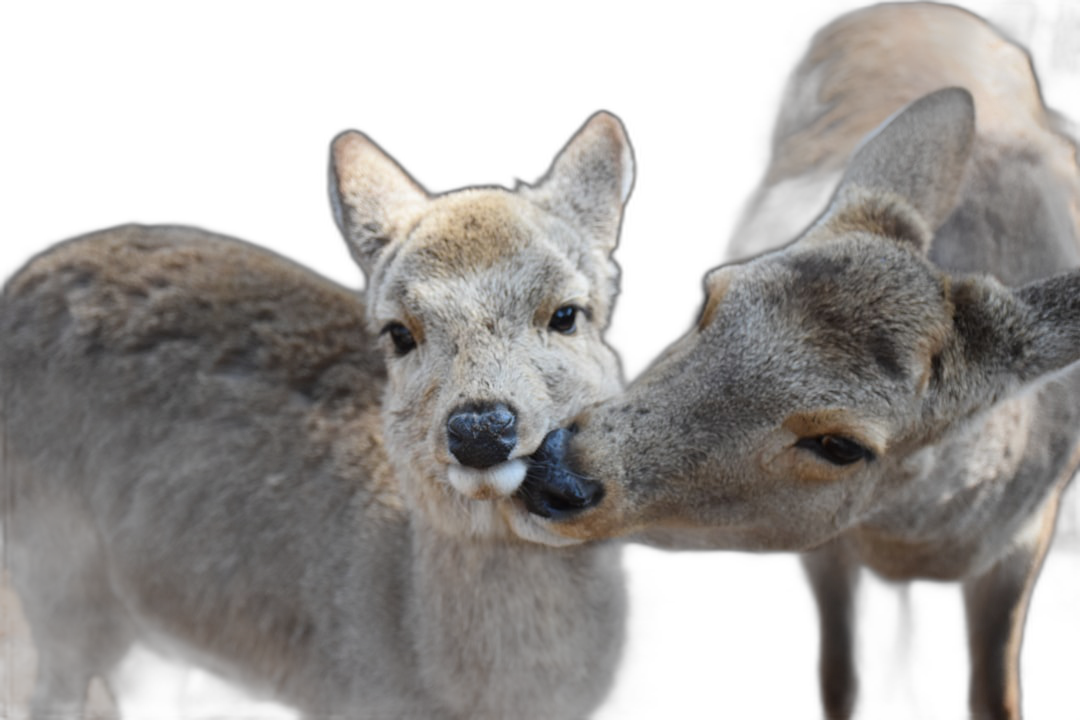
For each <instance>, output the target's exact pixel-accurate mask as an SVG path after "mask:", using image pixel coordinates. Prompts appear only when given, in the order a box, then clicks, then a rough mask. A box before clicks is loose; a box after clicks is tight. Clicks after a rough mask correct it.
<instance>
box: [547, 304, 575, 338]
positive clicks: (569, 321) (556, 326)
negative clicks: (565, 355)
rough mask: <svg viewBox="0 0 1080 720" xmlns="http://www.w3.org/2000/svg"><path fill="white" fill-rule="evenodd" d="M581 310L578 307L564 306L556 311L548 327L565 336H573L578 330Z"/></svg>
mask: <svg viewBox="0 0 1080 720" xmlns="http://www.w3.org/2000/svg"><path fill="white" fill-rule="evenodd" d="M580 310H581V308H579V307H577V306H576V305H563V306H562V307H561V308H559V309H558V310H556V311H555V314H553V315H552V316H551V320H550V321H549V322H548V327H549V328H551V329H552V330H555V331H556V332H561V333H562V334H563V335H572V334H573V332H574V330H576V329H577V316H578V312H579V311H580Z"/></svg>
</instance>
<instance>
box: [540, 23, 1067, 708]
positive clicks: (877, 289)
mask: <svg viewBox="0 0 1080 720" xmlns="http://www.w3.org/2000/svg"><path fill="white" fill-rule="evenodd" d="M954 84H957V85H961V86H962V87H963V88H964V89H957V88H952V89H945V90H939V88H942V87H946V86H948V85H954ZM935 90H936V91H937V92H933V93H931V94H929V95H925V93H927V92H929V91H935ZM920 96H922V97H920ZM905 105H906V106H907V107H906V108H904V106H905ZM900 110H903V111H902V112H899V113H898V114H896V115H895V116H893V117H892V119H891V120H890V121H889V122H888V123H887V124H885V125H884V126H883V127H881V128H879V129H878V130H876V131H875V132H873V133H871V134H870V135H869V137H868V138H866V139H865V140H863V136H864V135H865V134H866V133H868V132H869V131H870V130H871V129H873V128H874V127H875V126H876V125H877V123H879V122H880V121H881V120H883V119H885V118H887V117H889V116H890V115H893V114H894V113H897V112H898V111H900ZM860 141H862V144H861V145H859V144H858V143H859V142H860ZM833 168H835V169H843V176H842V177H841V178H839V185H838V186H837V187H835V189H834V187H833V186H834V185H835V183H836V180H837V178H835V177H833V176H831V175H830V173H831V172H832V170H831V169H833ZM830 177H831V178H832V179H830ZM823 187H824V188H825V189H826V190H827V191H828V192H831V193H832V201H831V202H830V204H829V206H828V207H827V209H826V210H825V212H824V214H823V215H822V216H821V217H820V218H818V219H817V220H816V221H814V222H813V223H810V224H809V227H808V228H807V229H806V230H805V231H804V232H803V233H801V234H799V235H798V237H797V238H796V239H795V241H794V242H791V243H790V244H788V245H787V246H785V247H782V248H781V249H779V250H773V251H772V252H766V253H764V254H761V255H758V256H756V257H754V258H752V259H750V260H747V261H744V262H742V263H739V264H732V265H728V266H725V267H724V268H721V269H720V270H718V271H714V272H713V273H711V274H710V276H709V279H707V280H706V293H707V298H706V301H705V311H704V312H703V315H702V318H701V320H700V321H699V323H698V324H697V326H696V327H694V328H692V329H691V330H690V331H689V332H688V333H687V334H686V335H685V336H684V337H683V338H682V339H681V340H679V341H678V342H676V343H675V344H674V345H673V346H672V347H671V348H669V349H668V350H667V351H666V352H665V353H664V354H663V355H662V356H661V357H660V358H659V359H658V360H657V361H656V363H655V364H654V365H653V366H652V367H650V368H649V369H648V370H647V371H646V372H645V373H644V374H643V375H642V376H641V377H640V378H638V379H637V380H636V381H635V382H634V383H633V384H632V385H631V387H630V388H629V389H628V390H627V391H626V393H625V394H624V395H623V396H621V397H617V398H613V399H611V400H609V401H607V402H604V403H601V404H599V405H598V406H595V407H593V408H591V409H590V410H588V411H587V412H586V413H585V414H583V415H582V416H580V417H579V418H578V419H577V426H578V432H577V434H576V436H574V437H573V439H572V440H570V441H569V442H564V441H560V444H559V445H558V447H560V448H564V450H562V455H561V456H560V457H557V458H554V459H553V458H551V457H545V458H544V462H543V464H542V466H541V467H540V469H539V470H537V472H536V474H535V475H534V476H532V477H533V479H532V480H531V481H530V482H531V483H532V484H531V485H530V488H529V491H530V493H532V496H533V497H536V496H541V497H542V496H543V493H544V492H547V490H546V488H549V487H553V488H560V487H567V486H573V485H574V484H575V483H578V484H580V483H585V482H593V483H595V482H599V483H601V484H602V486H603V488H604V490H605V491H606V494H605V495H604V496H603V498H602V499H600V500H599V502H598V503H597V504H596V505H595V507H592V508H591V509H587V510H584V511H579V512H574V511H568V512H564V513H562V514H557V515H553V516H552V518H551V519H549V520H547V522H548V524H549V526H550V527H551V528H552V529H553V530H555V531H558V532H562V533H564V534H565V535H566V536H568V537H572V538H575V539H579V540H585V539H596V538H602V537H610V536H612V535H620V534H628V533H634V532H640V533H644V534H643V535H641V537H643V538H644V539H647V540H650V541H652V542H655V543H657V544H660V545H663V546H666V547H677V548H686V547H693V548H708V547H712V548H728V549H746V550H798V551H810V552H809V554H808V555H807V556H806V563H805V564H806V568H807V571H808V574H809V577H810V580H811V584H812V586H813V588H814V593H815V596H816V597H817V598H818V601H819V603H820V606H821V607H820V613H821V622H822V633H823V642H822V654H821V672H822V697H823V700H824V702H825V709H826V714H827V715H828V716H829V717H831V718H839V717H849V716H850V714H851V712H852V708H853V706H854V698H855V687H856V678H855V671H854V659H853V650H852V647H853V645H852V643H853V639H852V638H853V626H852V616H851V606H852V602H851V592H852V590H853V588H854V584H855V578H856V577H857V573H858V568H859V567H860V566H862V565H865V566H868V567H870V568H872V569H874V570H875V571H877V572H878V573H880V574H882V575H884V576H886V577H888V578H891V579H896V580H904V579H911V578H935V579H942V580H957V581H960V582H962V583H963V585H964V592H965V599H966V605H967V612H968V618H969V625H970V628H971V629H970V635H971V639H972V642H971V652H972V660H973V665H972V668H973V669H972V675H971V706H972V711H973V713H974V714H975V716H977V717H979V718H984V717H994V718H998V717H1010V718H1015V717H1018V716H1019V713H1020V704H1019V674H1018V673H1019V671H1018V667H1017V659H1018V647H1019V643H1020V638H1021V636H1022V630H1023V621H1024V614H1025V611H1026V607H1027V598H1028V597H1029V596H1030V593H1031V588H1032V585H1033V583H1034V580H1035V577H1036V576H1037V573H1038V568H1039V566H1040V564H1041V561H1042V557H1043V555H1044V553H1045V551H1046V546H1047V543H1048V538H1049V533H1050V528H1051V527H1052V525H1053V521H1054V516H1055V513H1056V506H1057V498H1058V496H1059V495H1060V493H1061V490H1062V488H1063V486H1064V484H1065V483H1066V482H1068V479H1069V478H1070V477H1071V476H1072V474H1073V472H1074V470H1075V469H1076V464H1077V457H1078V455H1077V452H1078V448H1080V431H1078V430H1077V427H1078V424H1077V421H1078V420H1080V417H1078V412H1080V411H1078V408H1080V376H1078V374H1077V371H1076V370H1075V369H1073V368H1072V364H1073V363H1075V362H1076V361H1077V360H1080V273H1078V272H1076V271H1075V270H1074V271H1072V272H1070V273H1067V274H1055V273H1060V272H1061V271H1062V270H1065V269H1067V268H1076V267H1077V266H1078V265H1080V224H1078V222H1077V219H1078V216H1077V215H1076V213H1075V209H1076V208H1077V206H1078V202H1080V170H1078V168H1077V166H1076V157H1075V148H1073V146H1072V145H1071V144H1069V142H1068V141H1067V140H1066V139H1065V138H1064V137H1062V136H1059V135H1057V134H1055V133H1054V132H1053V130H1052V128H1051V125H1050V123H1049V121H1048V118H1047V115H1046V113H1045V111H1044V109H1043V107H1042V104H1041V101H1040V100H1039V97H1038V91H1037V83H1036V81H1035V78H1034V75H1033V74H1032V71H1031V69H1030V66H1029V64H1028V63H1027V60H1026V56H1025V54H1024V53H1023V51H1022V50H1020V49H1019V48H1017V47H1015V46H1013V45H1010V44H1009V43H1008V42H1007V41H1005V40H1004V39H1002V38H1000V36H998V35H997V34H996V33H995V32H994V31H993V30H992V29H990V28H989V27H988V26H986V25H985V24H984V23H983V22H982V21H981V20H979V19H978V18H976V17H975V16H972V15H970V14H968V13H966V12H963V11H959V10H957V9H955V8H949V7H944V6H937V5H923V4H920V5H883V6H877V7H874V8H869V9H866V10H861V11H858V12H855V13H852V14H850V15H847V16H845V17H842V18H841V19H839V20H837V21H836V22H835V23H833V24H832V25H830V26H829V27H827V28H826V29H824V30H822V31H821V32H819V33H818V35H817V36H816V37H815V39H814V42H813V44H812V46H811V48H810V50H809V52H808V53H807V55H806V58H805V59H804V60H803V62H802V63H801V64H800V65H799V66H798V68H797V69H796V72H795V75H794V76H793V78H792V80H791V82H790V83H789V86H788V94H787V97H786V98H785V101H784V106H783V109H782V111H781V118H780V122H779V124H778V128H777V133H776V136H775V145H774V157H773V162H772V164H771V166H770V169H769V172H768V173H767V174H766V182H765V186H764V187H763V189H762V191H761V192H760V193H759V194H758V196H757V198H756V200H755V202H754V203H753V204H752V205H751V210H750V215H749V217H748V219H747V221H746V222H745V223H744V229H747V230H748V231H749V232H750V233H751V235H752V237H750V238H748V239H747V242H746V243H744V244H737V246H736V249H735V252H736V253H737V254H741V253H742V252H745V251H746V250H747V249H748V248H749V247H751V246H755V245H756V249H758V250H760V249H763V247H762V245H760V243H762V242H766V243H767V242H772V241H775V240H779V239H780V238H778V237H774V236H770V233H773V232H775V231H776V229H777V228H783V227H788V228H797V227H805V225H806V224H807V223H809V222H810V219H811V218H809V217H806V216H801V217H800V218H796V219H794V220H791V222H788V221H787V220H783V221H781V222H779V223H774V224H771V225H770V224H769V223H759V222H758V213H766V212H771V210H770V208H773V207H776V206H777V204H776V202H775V200H776V198H778V197H789V195H785V194H784V193H791V192H794V191H796V190H800V189H801V192H803V193H805V195H806V197H807V198H813V197H818V195H819V193H820V189H821V188H823ZM777 191H779V192H780V193H781V194H780V195H775V194H774V193H776V192H777ZM798 205H799V204H798V203H793V205H792V206H793V207H796V208H797V207H798ZM793 223H797V224H793ZM931 240H932V242H931ZM714 278H716V279H714ZM552 437H553V438H554V437H555V436H554V435H553V436H552ZM543 454H544V453H541V455H543ZM549 454H550V453H549Z"/></svg>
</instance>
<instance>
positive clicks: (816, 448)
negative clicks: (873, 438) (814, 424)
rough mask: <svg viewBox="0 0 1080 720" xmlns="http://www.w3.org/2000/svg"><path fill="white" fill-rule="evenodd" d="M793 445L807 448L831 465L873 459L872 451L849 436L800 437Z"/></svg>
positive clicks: (849, 463)
mask: <svg viewBox="0 0 1080 720" xmlns="http://www.w3.org/2000/svg"><path fill="white" fill-rule="evenodd" d="M795 447H799V448H803V449H805V450H809V451H811V452H812V453H814V454H815V455H817V456H818V457H820V458H821V459H823V460H828V461H829V462H831V463H832V464H833V465H851V464H852V463H856V462H858V461H860V460H868V461H869V460H873V459H874V453H872V452H870V450H868V449H866V448H864V447H863V446H862V445H860V444H859V443H857V442H855V441H854V440H851V439H850V438H846V437H842V436H840V435H818V436H817V437H805V438H801V439H800V440H799V441H798V442H796V443H795Z"/></svg>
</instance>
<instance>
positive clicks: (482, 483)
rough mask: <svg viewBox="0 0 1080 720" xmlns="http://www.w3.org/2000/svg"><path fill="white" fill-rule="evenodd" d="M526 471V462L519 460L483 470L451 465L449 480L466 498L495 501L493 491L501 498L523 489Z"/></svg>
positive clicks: (448, 471) (448, 473) (448, 472)
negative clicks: (522, 484)
mask: <svg viewBox="0 0 1080 720" xmlns="http://www.w3.org/2000/svg"><path fill="white" fill-rule="evenodd" d="M525 470H526V465H525V461H524V460H522V459H520V458H517V459H514V460H510V461H508V462H504V463H499V464H498V465H494V466H492V467H489V468H485V469H483V470H477V469H475V468H470V467H465V466H464V465H451V466H450V467H449V468H448V470H447V478H448V479H449V480H450V484H451V485H453V486H454V489H455V490H457V491H458V492H459V493H461V494H462V495H464V496H465V497H469V498H478V499H493V498H492V494H493V493H492V491H494V494H496V495H498V496H500V497H508V496H510V495H512V494H513V493H514V491H516V490H517V489H518V488H519V487H521V483H522V482H524V480H525Z"/></svg>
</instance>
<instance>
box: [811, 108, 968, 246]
mask: <svg viewBox="0 0 1080 720" xmlns="http://www.w3.org/2000/svg"><path fill="white" fill-rule="evenodd" d="M974 138H975V104H974V101H973V100H972V98H971V94H970V93H968V91H967V90H963V89H961V88H946V89H945V90H938V91H937V92H934V93H931V94H929V95H926V96H924V97H922V98H920V99H919V100H916V101H915V102H913V103H911V104H910V105H908V106H907V107H905V108H904V109H903V110H901V111H899V112H898V113H896V114H895V115H894V116H893V117H892V118H890V119H889V120H886V121H885V123H884V124H882V126H881V127H880V128H878V129H877V130H876V131H874V133H872V134H871V135H869V136H868V137H867V138H866V140H864V141H863V143H862V144H861V145H860V146H859V147H858V148H857V149H856V150H855V153H854V155H853V156H852V158H851V161H850V163H849V164H848V168H847V171H846V172H845V173H844V177H843V178H842V179H841V181H840V185H839V186H838V187H837V190H836V194H835V195H834V196H833V199H832V203H831V204H830V206H829V209H828V210H827V211H826V213H825V215H824V216H823V217H822V219H821V220H820V221H819V223H818V224H819V225H820V224H828V225H829V226H830V227H832V228H834V229H836V230H838V231H846V230H867V231H870V232H874V233H877V234H879V235H885V236H887V237H892V238H895V239H897V240H901V241H905V242H910V243H912V244H914V246H915V247H916V248H917V249H918V250H919V251H920V252H924V253H925V252H926V250H927V249H929V246H930V242H931V240H932V239H933V232H934V231H935V230H936V229H937V228H938V227H940V226H941V224H942V223H943V222H944V221H945V219H946V218H947V217H948V215H949V214H950V213H951V212H952V210H953V208H954V207H955V205H956V201H957V196H958V194H959V192H960V186H961V183H962V181H963V178H964V170H965V168H966V167H967V161H968V158H969V156H970V155H971V147H972V143H973V140H974Z"/></svg>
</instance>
